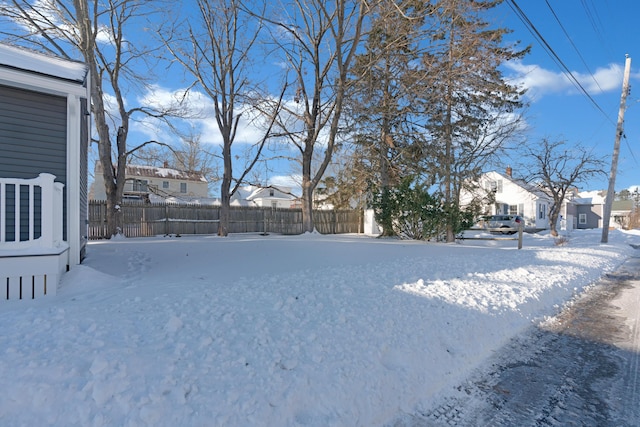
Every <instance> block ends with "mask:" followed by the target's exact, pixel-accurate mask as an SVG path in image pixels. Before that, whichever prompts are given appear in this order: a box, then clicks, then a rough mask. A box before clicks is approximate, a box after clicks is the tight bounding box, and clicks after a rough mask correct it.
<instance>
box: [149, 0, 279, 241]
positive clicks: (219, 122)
mask: <svg viewBox="0 0 640 427" xmlns="http://www.w3.org/2000/svg"><path fill="white" fill-rule="evenodd" d="M196 4H197V17H196V18H195V19H189V20H188V21H187V22H185V23H184V24H179V25H175V26H173V27H172V28H170V29H165V30H163V31H162V32H161V37H162V38H163V41H164V43H165V45H166V46H167V48H168V49H169V51H170V52H171V54H172V55H173V57H174V58H175V59H176V60H177V61H178V62H179V63H180V64H182V66H183V67H184V69H185V70H187V72H188V73H189V74H191V75H192V76H193V77H194V78H195V80H196V84H195V85H196V87H199V88H201V89H202V90H203V91H204V92H205V93H206V94H207V96H208V97H209V98H210V99H211V100H212V101H213V108H214V119H215V121H216V126H217V128H218V130H219V131H220V134H221V136H222V162H223V171H222V180H221V184H220V196H221V206H220V223H219V227H218V235H220V236H226V235H227V234H228V227H229V206H230V201H231V196H233V194H234V193H235V192H236V190H237V189H238V187H239V186H240V185H241V183H242V181H243V179H244V177H245V176H246V175H247V174H248V173H249V172H250V171H251V169H252V168H253V166H254V165H255V164H256V163H257V162H258V160H259V158H260V156H261V155H262V152H263V149H264V146H265V143H266V142H267V140H268V138H269V135H270V132H271V127H272V125H273V122H274V121H273V117H275V115H276V114H277V111H278V109H279V107H278V106H279V105H280V102H281V99H282V97H280V99H279V100H277V101H276V102H275V111H273V112H272V118H271V119H269V120H268V122H269V123H267V125H266V129H264V134H263V135H262V136H261V137H259V138H258V141H257V142H255V141H242V142H246V143H253V144H254V146H253V151H252V154H251V157H250V159H249V161H248V162H247V163H246V164H245V168H244V170H243V171H242V172H241V173H240V174H239V177H237V178H234V174H233V166H234V164H233V158H234V153H233V151H232V148H233V145H234V143H235V142H236V137H237V131H238V124H239V123H240V119H241V117H242V116H243V115H244V116H245V118H247V117H248V116H251V115H252V112H251V110H252V109H254V108H257V106H258V105H259V104H262V103H271V102H272V100H269V99H268V97H260V96H257V98H258V99H255V98H256V93H257V92H258V91H257V87H256V86H255V85H253V84H251V78H250V77H251V67H250V59H251V54H252V52H253V49H254V48H255V45H256V41H257V40H258V37H259V35H260V31H261V28H260V21H259V20H257V19H254V17H255V15H253V14H245V13H243V11H242V9H241V8H240V2H239V1H238V0H197V2H196ZM258 15H259V14H258ZM183 30H184V34H186V37H180V36H179V34H181V33H182V32H183ZM283 93H284V91H283ZM263 110H264V108H263ZM234 181H235V185H234Z"/></svg>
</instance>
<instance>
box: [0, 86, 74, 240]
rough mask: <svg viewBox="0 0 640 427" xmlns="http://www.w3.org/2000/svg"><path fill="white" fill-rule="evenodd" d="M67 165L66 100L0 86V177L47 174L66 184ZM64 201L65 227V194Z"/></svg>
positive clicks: (30, 176)
mask: <svg viewBox="0 0 640 427" xmlns="http://www.w3.org/2000/svg"><path fill="white" fill-rule="evenodd" d="M66 163H67V99H66V97H61V96H53V95H48V94H42V93H39V92H32V91H28V90H24V89H17V88H12V87H7V86H2V85H0V177H5V178H35V177H37V176H38V174H40V173H42V172H47V173H51V174H53V175H55V176H56V181H58V182H61V183H63V184H65V185H66V180H67V166H66ZM64 198H65V202H64V206H65V212H64V217H65V221H64V224H65V226H66V192H65V196H64ZM63 234H64V236H65V238H66V227H65V230H64V232H63Z"/></svg>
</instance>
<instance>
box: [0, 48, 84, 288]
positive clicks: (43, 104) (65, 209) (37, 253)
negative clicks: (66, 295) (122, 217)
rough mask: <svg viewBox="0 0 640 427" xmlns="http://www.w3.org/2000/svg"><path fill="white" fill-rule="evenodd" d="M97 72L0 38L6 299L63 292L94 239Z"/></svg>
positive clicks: (0, 253)
mask: <svg viewBox="0 0 640 427" xmlns="http://www.w3.org/2000/svg"><path fill="white" fill-rule="evenodd" d="M88 79H89V75H88V72H87V67H86V66H85V65H84V64H82V63H78V62H74V61H68V60H63V59H61V58H56V57H50V56H47V55H43V54H40V53H36V52H32V51H29V50H25V49H22V48H17V47H14V46H9V45H6V44H1V43H0V300H2V299H15V298H20V299H25V298H29V299H30V298H35V297H36V296H40V295H43V294H55V291H56V287H57V284H58V281H59V278H60V276H61V274H62V273H63V272H64V271H65V270H67V269H69V268H72V267H73V266H75V265H77V264H79V263H80V262H81V260H82V258H83V257H84V252H85V247H86V243H87V234H88V233H87V222H88V221H87V151H88V144H89V134H90V132H89V131H90V128H89V127H90V120H89V119H90V112H89V109H88V105H89V104H88V100H89V99H90V96H89V84H88V83H89V81H88Z"/></svg>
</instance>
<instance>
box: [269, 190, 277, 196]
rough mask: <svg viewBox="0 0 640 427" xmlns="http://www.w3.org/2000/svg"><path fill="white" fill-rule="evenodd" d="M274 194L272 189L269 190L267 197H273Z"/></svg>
mask: <svg viewBox="0 0 640 427" xmlns="http://www.w3.org/2000/svg"><path fill="white" fill-rule="evenodd" d="M275 194H276V192H275V191H274V190H273V188H271V189H269V196H270V197H273V196H274V195H275Z"/></svg>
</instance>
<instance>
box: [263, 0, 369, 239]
mask: <svg viewBox="0 0 640 427" xmlns="http://www.w3.org/2000/svg"><path fill="white" fill-rule="evenodd" d="M285 11H286V16H280V15H274V16H270V17H268V18H266V19H267V20H268V22H269V23H270V24H271V30H272V35H273V42H274V43H275V45H276V49H277V50H278V51H279V52H280V53H281V54H282V55H283V57H284V58H283V59H284V62H285V64H286V65H285V66H286V67H287V68H286V72H287V74H291V75H292V78H287V80H289V81H294V82H295V85H294V88H295V93H294V94H293V99H294V102H293V103H290V104H288V105H286V106H285V107H284V108H283V112H282V113H281V114H280V115H279V118H278V126H279V128H280V130H281V131H282V135H283V136H284V138H286V139H287V140H288V141H289V142H290V143H291V144H292V145H293V147H295V150H296V151H297V152H298V153H299V155H300V157H299V162H300V166H301V169H302V175H301V179H302V183H301V185H302V231H303V232H311V231H313V192H314V190H315V188H316V187H317V185H318V183H319V182H320V180H321V179H322V176H323V175H324V173H325V170H326V169H327V166H328V165H329V164H330V162H331V158H332V156H333V153H334V151H335V150H336V149H337V147H338V145H339V141H338V138H339V133H340V131H341V120H342V113H343V108H344V102H345V92H346V90H347V87H348V84H349V80H348V71H349V68H350V66H351V64H352V62H353V60H354V56H355V53H356V51H357V49H358V46H359V43H360V41H361V38H362V33H363V26H364V22H365V16H366V15H367V13H368V11H369V6H368V4H367V2H365V1H363V0H332V1H326V0H291V1H287V2H284V3H282V8H281V10H280V11H278V13H281V14H282V15H284V12H285ZM316 150H317V151H319V152H321V153H322V154H321V155H320V160H319V161H318V162H314V160H315V153H316Z"/></svg>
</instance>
